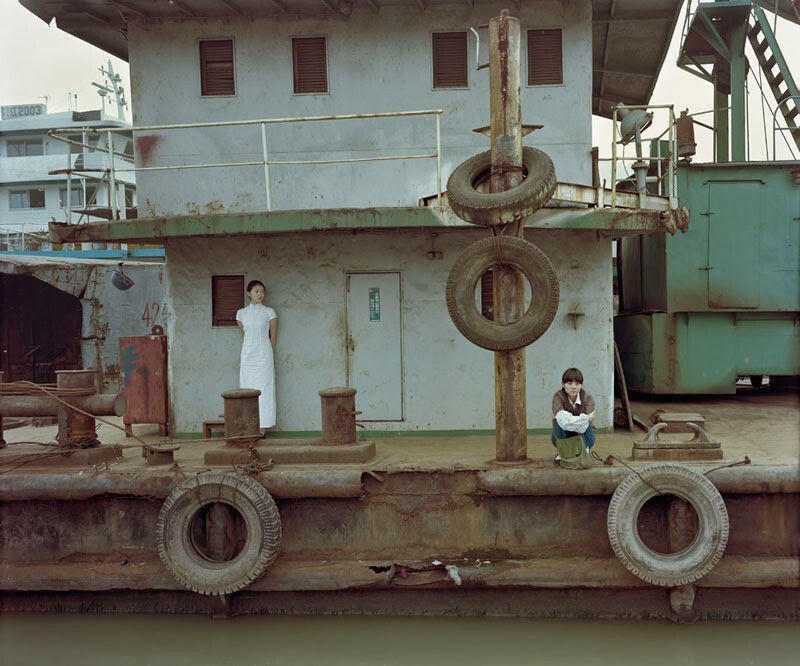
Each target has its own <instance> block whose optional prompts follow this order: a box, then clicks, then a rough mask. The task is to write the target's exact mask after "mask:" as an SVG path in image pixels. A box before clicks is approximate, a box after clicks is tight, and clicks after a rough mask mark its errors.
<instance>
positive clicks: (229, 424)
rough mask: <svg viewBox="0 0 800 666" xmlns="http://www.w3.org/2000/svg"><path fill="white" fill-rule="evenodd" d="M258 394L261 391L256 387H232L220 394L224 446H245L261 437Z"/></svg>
mask: <svg viewBox="0 0 800 666" xmlns="http://www.w3.org/2000/svg"><path fill="white" fill-rule="evenodd" d="M260 395H261V391H259V390H258V389H233V390H232V391H225V392H224V393H223V394H222V400H223V401H224V403H225V408H224V414H225V417H224V418H225V445H226V446H237V447H239V448H245V447H248V446H250V445H252V444H253V442H255V440H257V439H259V437H261V428H260V427H259V420H258V396H260ZM240 438H242V439H240ZM244 438H251V439H244ZM251 440H252V441H251Z"/></svg>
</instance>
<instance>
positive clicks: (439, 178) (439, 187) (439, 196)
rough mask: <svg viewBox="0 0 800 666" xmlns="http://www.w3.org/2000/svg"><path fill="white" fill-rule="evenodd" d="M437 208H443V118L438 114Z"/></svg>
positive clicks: (435, 115)
mask: <svg viewBox="0 0 800 666" xmlns="http://www.w3.org/2000/svg"><path fill="white" fill-rule="evenodd" d="M434 118H436V206H437V207H438V208H439V209H441V208H442V128H441V116H440V115H439V114H438V113H436V114H434Z"/></svg>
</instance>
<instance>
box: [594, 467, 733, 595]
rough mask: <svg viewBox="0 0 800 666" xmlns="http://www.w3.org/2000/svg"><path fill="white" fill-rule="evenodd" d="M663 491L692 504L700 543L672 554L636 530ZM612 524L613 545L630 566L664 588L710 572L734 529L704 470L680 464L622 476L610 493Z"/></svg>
mask: <svg viewBox="0 0 800 666" xmlns="http://www.w3.org/2000/svg"><path fill="white" fill-rule="evenodd" d="M645 481H646V482H647V483H645ZM647 484H652V485H653V486H654V487H655V488H657V489H658V491H659V492H656V490H654V489H653V488H651V487H650V486H648V485H647ZM659 493H660V494H671V495H675V496H677V497H681V498H682V499H684V500H686V501H687V502H689V503H690V504H691V505H692V507H693V508H694V510H695V512H696V513H697V517H698V520H699V531H698V534H697V537H696V539H695V541H694V542H693V543H692V544H691V545H690V546H689V547H688V548H686V549H684V550H683V551H681V552H679V553H675V554H672V555H663V554H660V553H657V552H655V551H653V550H651V549H650V548H649V547H648V546H646V545H645V544H644V543H643V542H642V540H641V539H640V538H639V536H638V532H637V520H638V515H639V511H640V510H641V508H642V506H643V505H644V503H645V502H647V501H648V500H649V499H651V498H653V497H656V496H657V495H658V494H659ZM607 527H608V537H609V540H610V541H611V547H612V548H613V549H614V553H615V554H616V555H617V557H618V558H619V560H620V561H621V562H622V564H623V565H625V568H627V569H628V571H630V572H631V573H632V574H634V575H635V576H637V577H639V578H641V579H642V580H644V581H646V582H648V583H651V584H652V585H659V586H662V587H678V586H680V585H687V584H688V583H693V582H694V581H696V580H698V579H700V578H702V577H703V576H705V575H706V574H707V573H708V572H709V571H711V570H712V569H713V568H714V567H715V566H716V565H717V563H718V562H719V560H720V559H721V558H722V555H723V553H724V552H725V546H726V545H727V543H728V535H729V530H730V525H729V521H728V511H727V509H726V507H725V500H724V499H723V498H722V495H720V493H719V491H718V490H717V489H716V487H715V486H714V484H713V483H711V481H709V480H708V478H706V477H705V476H703V475H702V474H700V473H698V472H695V471H694V470H692V469H690V468H689V467H686V466H684V465H677V464H675V463H657V464H654V465H649V466H647V467H645V468H642V469H640V470H638V472H636V473H633V474H631V475H629V476H627V477H626V478H625V479H623V481H622V482H621V483H620V484H619V486H617V488H616V490H615V491H614V494H613V496H612V497H611V502H610V504H609V508H608V518H607Z"/></svg>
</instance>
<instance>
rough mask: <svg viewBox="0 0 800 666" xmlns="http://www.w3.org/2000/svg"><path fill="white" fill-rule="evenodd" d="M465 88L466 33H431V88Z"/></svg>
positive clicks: (466, 84)
mask: <svg viewBox="0 0 800 666" xmlns="http://www.w3.org/2000/svg"><path fill="white" fill-rule="evenodd" d="M467 86H468V81H467V33H466V32H435V33H433V87H434V88H466V87H467Z"/></svg>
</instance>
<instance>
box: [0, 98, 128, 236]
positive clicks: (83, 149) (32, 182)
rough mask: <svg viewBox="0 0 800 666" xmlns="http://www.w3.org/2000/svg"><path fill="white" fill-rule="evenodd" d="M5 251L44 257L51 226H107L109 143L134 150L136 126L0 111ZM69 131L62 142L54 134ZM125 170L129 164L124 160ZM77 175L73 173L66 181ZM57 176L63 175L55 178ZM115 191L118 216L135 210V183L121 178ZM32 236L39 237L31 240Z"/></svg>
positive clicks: (100, 118) (34, 110) (78, 115)
mask: <svg viewBox="0 0 800 666" xmlns="http://www.w3.org/2000/svg"><path fill="white" fill-rule="evenodd" d="M0 111H1V112H2V117H1V118H0V243H2V244H3V245H4V248H3V249H5V250H17V251H19V250H28V249H38V248H39V247H40V243H39V242H38V241H37V240H36V239H37V238H38V237H42V236H46V232H47V225H48V223H49V222H51V221H56V222H66V221H67V220H68V219H71V220H72V221H73V222H79V221H86V220H88V219H95V220H97V219H103V218H105V219H109V217H110V215H109V211H110V209H111V203H112V202H111V199H112V196H111V191H112V190H111V188H110V185H109V181H108V178H107V176H106V173H105V172H106V169H107V168H108V157H107V152H106V151H107V147H108V145H109V141H110V142H111V144H112V145H113V146H114V148H115V150H118V151H120V152H124V151H125V150H126V148H127V149H128V152H129V153H130V152H131V150H132V144H131V136H130V132H129V131H127V129H128V128H129V127H130V124H129V123H127V122H125V121H124V120H120V119H119V118H117V117H115V116H111V115H109V114H107V113H106V112H105V111H104V110H103V109H95V110H91V111H63V112H57V113H48V112H47V106H46V105H45V104H38V103H37V104H15V105H8V106H3V107H0ZM55 129H62V130H68V131H67V132H64V133H62V134H60V136H62V137H64V138H66V139H68V140H69V141H70V142H71V143H67V142H65V141H61V140H59V139H58V138H55V137H54V136H51V135H49V134H48V132H49V131H50V130H55ZM109 133H110V134H109ZM118 160H119V162H120V163H121V164H122V163H125V162H128V163H129V164H130V165H132V160H125V158H124V157H121V156H120V157H118ZM70 169H72V170H73V173H71V174H69V173H67V171H68V170H70ZM52 172H58V173H52ZM114 187H115V189H116V196H117V199H118V201H119V202H120V203H122V202H124V204H125V205H121V206H119V209H120V211H121V213H120V216H121V217H122V218H123V219H124V217H125V215H126V211H129V210H131V209H133V208H134V207H135V205H136V177H135V174H134V173H133V172H121V173H120V174H119V177H118V179H117V180H116V182H115V184H114ZM29 234H33V235H32V236H31V235H29Z"/></svg>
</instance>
